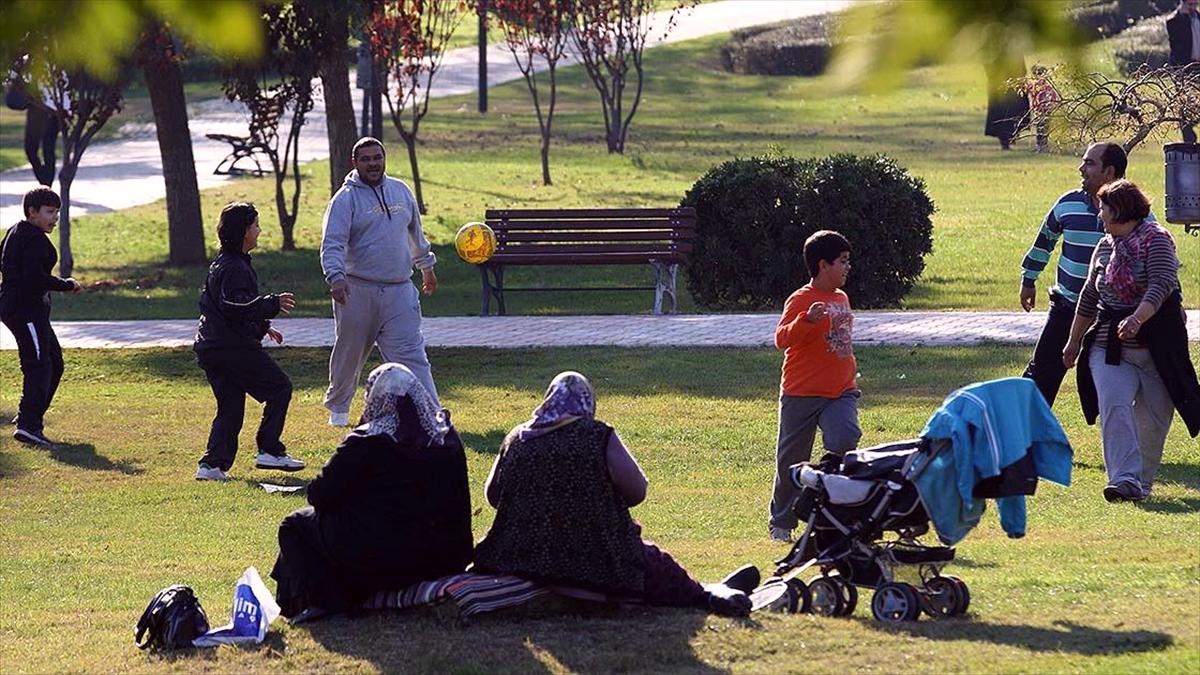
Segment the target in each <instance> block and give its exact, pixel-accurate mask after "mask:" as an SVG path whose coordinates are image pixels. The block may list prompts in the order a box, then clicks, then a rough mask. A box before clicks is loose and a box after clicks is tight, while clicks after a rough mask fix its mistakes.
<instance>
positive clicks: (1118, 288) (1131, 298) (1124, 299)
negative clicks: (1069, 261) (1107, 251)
mask: <svg viewBox="0 0 1200 675" xmlns="http://www.w3.org/2000/svg"><path fill="white" fill-rule="evenodd" d="M1105 236H1106V237H1107V238H1108V241H1109V243H1110V244H1111V245H1112V256H1111V257H1110V258H1109V259H1108V265H1107V266H1106V267H1105V268H1104V284H1105V285H1106V286H1108V288H1109V290H1110V291H1112V292H1113V294H1114V295H1116V296H1117V299H1118V300H1119V301H1120V302H1121V303H1122V304H1125V305H1134V304H1137V303H1138V301H1140V300H1141V297H1142V293H1143V292H1144V289H1142V288H1139V287H1138V283H1137V264H1138V263H1139V262H1144V261H1145V259H1146V256H1147V255H1148V254H1149V251H1150V242H1152V241H1153V240H1154V238H1155V237H1159V236H1165V237H1167V238H1171V233H1170V232H1168V231H1167V230H1166V228H1164V227H1163V226H1162V225H1159V224H1158V223H1156V222H1154V221H1153V220H1143V221H1142V222H1141V223H1138V225H1137V226H1136V227H1134V228H1133V231H1132V232H1130V233H1129V234H1127V235H1125V236H1124V237H1114V236H1113V235H1111V234H1109V235H1105Z"/></svg>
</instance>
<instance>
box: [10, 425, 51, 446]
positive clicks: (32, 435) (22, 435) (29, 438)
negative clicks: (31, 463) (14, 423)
mask: <svg viewBox="0 0 1200 675" xmlns="http://www.w3.org/2000/svg"><path fill="white" fill-rule="evenodd" d="M13 438H15V439H17V440H18V441H20V442H22V443H24V444H25V445H38V446H41V447H43V448H48V447H50V446H52V445H54V442H53V441H51V440H50V439H49V438H46V437H45V436H43V435H42V434H39V433H37V432H35V431H26V430H24V429H22V428H21V427H17V430H16V431H14V432H13Z"/></svg>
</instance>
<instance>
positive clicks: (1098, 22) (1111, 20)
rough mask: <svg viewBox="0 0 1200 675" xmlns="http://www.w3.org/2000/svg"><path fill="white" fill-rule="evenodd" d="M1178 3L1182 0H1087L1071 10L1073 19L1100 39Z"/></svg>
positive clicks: (1165, 10) (1158, 13) (1115, 33)
mask: <svg viewBox="0 0 1200 675" xmlns="http://www.w3.org/2000/svg"><path fill="white" fill-rule="evenodd" d="M1178 5H1179V2H1178V0H1084V1H1082V2H1080V3H1079V4H1078V6H1076V7H1075V8H1073V9H1072V10H1071V18H1072V20H1074V22H1075V24H1076V25H1078V26H1079V27H1080V28H1082V29H1083V30H1084V31H1085V33H1086V34H1087V35H1089V36H1090V37H1091V38H1092V39H1093V40H1100V39H1103V38H1107V37H1112V36H1114V35H1117V34H1118V33H1121V32H1124V31H1125V30H1126V29H1128V28H1131V27H1133V25H1134V24H1136V23H1137V22H1138V21H1141V20H1142V19H1144V18H1147V17H1152V16H1158V15H1160V14H1163V13H1165V12H1170V11H1172V10H1173V9H1175V8H1176V7H1177V6H1178ZM1164 44H1165V43H1164Z"/></svg>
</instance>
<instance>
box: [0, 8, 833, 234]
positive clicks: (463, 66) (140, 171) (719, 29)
mask: <svg viewBox="0 0 1200 675" xmlns="http://www.w3.org/2000/svg"><path fill="white" fill-rule="evenodd" d="M850 2H851V0H804V1H803V2H801V1H799V0H724V1H723V2H713V3H707V4H703V5H700V6H698V7H695V8H693V9H691V10H689V11H686V12H683V13H681V14H680V15H679V17H678V19H677V24H676V26H675V28H674V29H672V31H671V32H670V33H669V34H668V35H667V36H666V37H665V39H664V38H663V37H662V31H661V30H659V29H658V26H657V25H656V27H655V29H654V30H653V31H652V32H651V35H652V36H654V37H653V38H652V39H651V40H650V43H651V46H657V45H659V44H665V43H671V42H679V41H682V40H692V39H695V38H698V37H703V36H705V35H711V34H714V33H723V32H727V31H731V30H734V29H737V28H744V27H746V26H754V25H759V24H764V23H773V22H776V21H784V20H787V19H791V18H796V17H800V16H810V15H813V14H821V13H824V12H829V11H835V10H838V9H842V8H844V7H846V6H847V5H848V4H850ZM666 16H667V13H659V14H658V15H656V18H657V19H658V24H661V25H664V26H665V17H666ZM478 56H479V50H478V48H477V47H464V48H462V49H455V50H452V51H450V52H447V54H446V56H445V58H444V63H443V65H442V69H441V70H440V71H439V73H438V75H437V77H436V78H435V80H434V86H433V89H432V90H431V95H432V96H434V97H443V96H456V95H459V94H467V93H470V92H473V91H475V90H476V88H477V85H478V83H479V76H478V65H477V64H478ZM520 77H521V74H520V71H518V70H517V67H516V65H515V64H514V63H513V58H512V55H511V54H510V53H509V52H508V50H507V48H506V47H504V46H503V45H502V44H496V45H492V46H491V47H490V48H489V50H488V82H489V84H490V85H491V86H495V85H498V84H503V83H505V82H510V81H512V80H516V79H519V78H520ZM350 80H351V82H353V81H354V75H353V73H352V74H351V78H350ZM317 93H318V94H319V93H320V86H319V83H318V86H317ZM649 93H651V94H652V93H653V92H649ZM358 96H359V92H357V91H355V97H356V99H357V98H358ZM356 102H357V101H356ZM8 112H9V111H6V114H7V113H8ZM190 114H191V118H190V120H189V128H190V130H191V133H192V152H193V154H194V156H195V160H196V174H197V179H198V181H199V185H200V189H201V190H203V189H206V188H210V187H214V186H216V185H220V184H223V183H226V182H228V181H230V180H234V179H232V178H230V177H229V176H215V175H213V173H212V171H213V169H214V168H216V166H217V163H218V162H220V161H221V159H222V158H224V157H225V155H226V154H228V153H229V146H228V145H226V144H225V143H221V142H218V141H213V140H210V139H208V138H206V134H228V135H233V136H242V135H245V134H246V128H247V125H248V120H249V117H248V114H247V113H246V110H245V107H244V106H242V105H241V104H236V103H229V102H227V101H223V100H212V101H202V102H199V103H195V104H194V105H192V106H191V110H190ZM635 126H636V125H635ZM122 136H123V137H122V138H120V139H119V140H114V141H109V142H105V143H96V144H95V145H93V146H91V147H89V148H88V149H87V151H86V152H85V153H84V155H83V162H82V164H81V165H80V167H79V173H78V174H77V176H76V178H75V182H74V183H72V185H71V215H72V217H78V216H81V215H85V214H87V213H101V212H107V211H115V210H119V209H125V208H129V207H131V206H138V205H141V204H149V203H151V202H154V201H157V200H159V199H163V198H164V197H165V196H166V188H165V187H164V185H163V180H162V158H161V157H160V155H159V151H158V140H157V138H156V136H155V133H154V126H153V125H152V124H143V125H126V127H123V128H122ZM328 156H329V142H328V139H327V137H326V132H325V103H324V101H322V100H321V99H320V98H318V100H317V102H316V107H315V108H314V109H313V111H312V112H311V113H309V116H308V122H307V124H305V126H304V127H303V130H302V132H301V135H300V161H302V162H309V161H313V160H318V159H324V158H326V157H328ZM36 186H37V182H36V181H35V180H34V179H33V174H32V172H31V170H30V169H29V167H28V166H25V167H22V168H18V169H12V170H9V171H5V172H3V173H0V223H4V224H5V225H6V226H7V225H8V224H11V223H15V222H16V221H18V220H20V219H21V218H22V214H21V206H20V204H21V197H22V196H23V195H24V194H25V193H26V192H27V191H29V190H30V189H32V188H34V187H36ZM55 187H56V188H57V183H56V184H55Z"/></svg>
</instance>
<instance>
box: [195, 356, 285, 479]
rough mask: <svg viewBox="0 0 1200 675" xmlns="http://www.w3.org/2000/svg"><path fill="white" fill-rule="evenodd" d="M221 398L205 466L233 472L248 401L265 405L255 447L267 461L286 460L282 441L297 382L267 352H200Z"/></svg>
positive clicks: (202, 362)
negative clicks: (272, 457) (273, 458)
mask: <svg viewBox="0 0 1200 675" xmlns="http://www.w3.org/2000/svg"><path fill="white" fill-rule="evenodd" d="M196 360H197V361H199V363H200V367H201V368H203V369H204V375H205V377H207V378H208V384H209V385H210V386H211V387H212V390H213V395H214V396H216V398H217V416H216V417H214V418H213V422H212V431H210V432H209V434H208V448H207V450H206V452H205V453H204V457H202V458H200V463H201V464H207V465H208V466H211V467H213V468H217V469H221V470H222V471H228V470H229V469H230V467H232V466H233V460H234V457H235V456H236V455H237V445H238V433H239V432H240V431H241V430H242V419H243V417H244V416H245V413H246V395H247V394H249V395H250V396H253V397H254V399H255V400H257V401H259V402H261V403H262V404H263V415H262V421H260V422H259V425H258V434H257V435H256V436H255V442H256V443H257V444H258V451H259V452H264V453H267V454H268V455H276V456H279V455H283V454H286V452H287V448H285V447H284V445H283V443H282V442H281V441H280V440H279V437H280V436H281V435H282V434H283V423H284V422H285V421H286V420H287V411H288V405H289V404H290V403H291V401H292V381H291V380H290V379H288V376H287V374H286V373H284V372H283V370H282V369H281V368H280V367H279V364H277V363H275V360H274V359H272V358H271V357H270V356H268V355H267V353H266V351H265V350H262V349H236V348H235V349H206V350H202V351H198V352H196Z"/></svg>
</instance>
